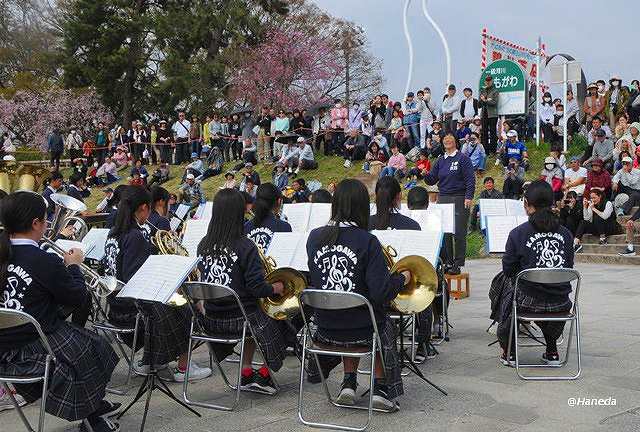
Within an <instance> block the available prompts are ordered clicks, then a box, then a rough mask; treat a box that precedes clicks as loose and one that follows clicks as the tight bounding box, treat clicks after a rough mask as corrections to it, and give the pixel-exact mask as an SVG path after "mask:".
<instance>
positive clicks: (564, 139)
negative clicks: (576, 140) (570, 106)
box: [562, 61, 569, 152]
mask: <svg viewBox="0 0 640 432" xmlns="http://www.w3.org/2000/svg"><path fill="white" fill-rule="evenodd" d="M568 80H569V62H567V61H565V62H564V63H563V65H562V93H563V95H562V101H563V102H562V104H563V105H564V114H563V115H562V127H563V128H564V133H563V134H562V135H563V136H562V145H563V147H564V151H565V152H566V151H567V81H568Z"/></svg>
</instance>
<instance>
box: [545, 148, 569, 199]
mask: <svg viewBox="0 0 640 432" xmlns="http://www.w3.org/2000/svg"><path fill="white" fill-rule="evenodd" d="M540 180H544V181H546V182H547V183H548V184H549V186H551V190H552V191H553V199H554V202H558V201H560V200H561V199H562V196H563V193H562V186H563V184H564V173H563V172H562V169H561V168H560V167H559V166H558V164H557V163H556V158H554V157H553V156H547V157H546V158H544V166H543V168H542V171H540Z"/></svg>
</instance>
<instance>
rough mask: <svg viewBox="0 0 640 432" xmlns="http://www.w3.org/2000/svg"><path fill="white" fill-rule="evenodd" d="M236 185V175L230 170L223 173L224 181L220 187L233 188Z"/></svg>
mask: <svg viewBox="0 0 640 432" xmlns="http://www.w3.org/2000/svg"><path fill="white" fill-rule="evenodd" d="M237 187H238V184H237V183H236V175H235V174H234V173H232V172H228V173H226V174H225V175H224V183H223V184H222V186H220V189H235V188H237Z"/></svg>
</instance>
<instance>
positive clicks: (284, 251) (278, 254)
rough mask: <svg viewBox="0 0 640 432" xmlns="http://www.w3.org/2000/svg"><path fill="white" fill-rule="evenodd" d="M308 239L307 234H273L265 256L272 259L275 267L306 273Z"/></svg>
mask: <svg viewBox="0 0 640 432" xmlns="http://www.w3.org/2000/svg"><path fill="white" fill-rule="evenodd" d="M308 237H309V234H308V233H302V232H276V233H273V237H272V238H271V243H269V248H268V249H267V252H266V255H267V256H270V257H271V258H273V259H274V261H275V262H276V266H277V267H292V268H294V269H296V270H300V271H308V266H307V238H308Z"/></svg>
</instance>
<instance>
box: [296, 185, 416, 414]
mask: <svg viewBox="0 0 640 432" xmlns="http://www.w3.org/2000/svg"><path fill="white" fill-rule="evenodd" d="M368 227H369V193H368V192H367V188H366V187H365V185H364V184H362V183H361V182H360V181H358V180H355V179H346V180H342V181H341V182H340V183H339V184H338V187H337V188H336V192H335V194H334V196H333V202H332V205H331V220H330V222H329V225H327V226H325V227H321V228H317V229H315V230H313V231H311V233H310V234H309V239H308V241H307V255H308V257H309V279H310V284H309V285H310V286H312V287H314V288H316V289H323V290H337V291H348V292H354V293H358V294H361V295H363V296H365V297H366V298H367V299H368V300H369V301H370V302H371V305H372V306H373V308H374V312H375V318H376V322H377V326H378V330H379V332H380V340H381V343H382V351H383V355H384V363H385V367H384V368H383V367H382V365H381V362H379V361H378V362H376V370H375V372H374V373H375V385H374V388H373V389H371V391H373V395H374V396H373V404H374V407H375V408H379V409H383V410H387V411H396V410H397V409H398V404H397V403H396V402H395V401H394V399H395V398H396V397H398V396H400V395H401V394H403V388H402V378H401V376H400V367H399V363H398V353H397V351H396V342H395V331H394V327H393V324H392V323H391V320H390V319H389V318H388V316H387V314H386V312H385V305H387V304H388V303H389V301H391V300H392V299H393V298H395V297H396V295H397V294H398V293H399V292H400V290H401V289H402V288H403V286H404V285H405V284H406V283H407V281H408V280H409V279H410V277H411V275H410V273H409V272H403V273H402V274H390V273H389V270H388V269H387V265H386V263H385V259H384V254H383V252H382V246H381V245H380V242H379V241H378V239H377V238H376V237H375V236H373V235H372V234H371V233H369V232H368V231H367V230H368ZM314 317H315V318H314V319H315V323H316V324H317V326H318V330H317V332H316V333H315V335H314V337H315V338H316V339H317V340H318V342H320V343H326V344H330V345H338V346H343V347H356V346H363V345H364V346H368V345H370V344H371V337H372V333H373V328H372V326H371V319H370V317H369V312H368V310H367V309H366V308H362V307H360V308H356V309H349V310H348V312H347V311H321V310H318V311H315V315H314ZM321 359H322V363H323V364H322V365H321V367H322V369H323V371H324V373H328V371H329V370H331V369H332V368H333V367H335V366H337V364H339V363H340V359H339V358H337V357H336V358H327V357H324V356H321ZM358 360H359V359H356V358H347V357H345V358H343V359H342V363H343V365H344V379H343V382H342V388H341V390H340V394H339V396H338V401H339V402H340V403H343V404H350V405H352V404H354V403H355V394H356V387H357V370H358ZM310 375H311V373H310ZM310 379H312V376H310Z"/></svg>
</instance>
